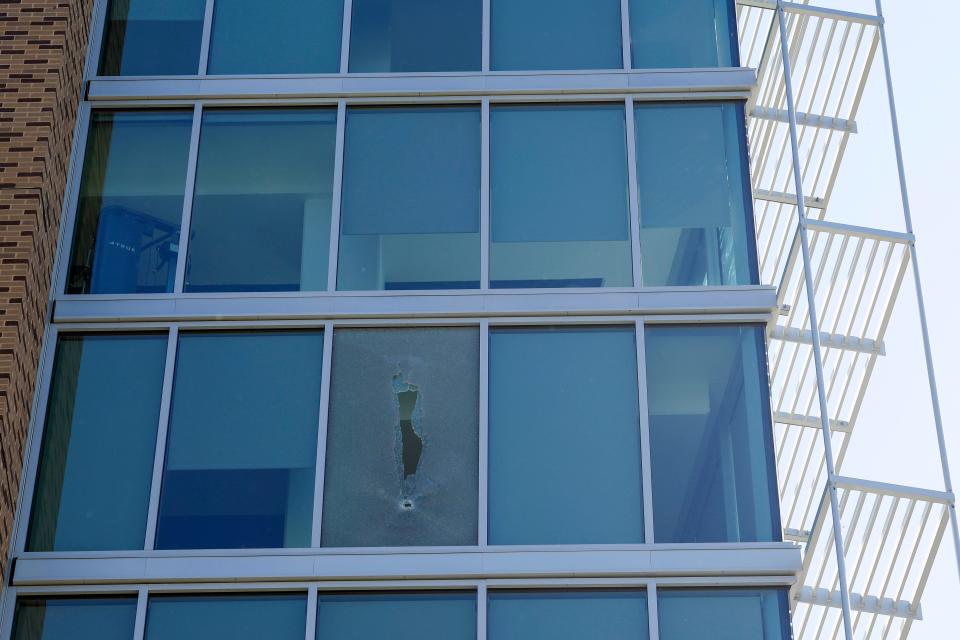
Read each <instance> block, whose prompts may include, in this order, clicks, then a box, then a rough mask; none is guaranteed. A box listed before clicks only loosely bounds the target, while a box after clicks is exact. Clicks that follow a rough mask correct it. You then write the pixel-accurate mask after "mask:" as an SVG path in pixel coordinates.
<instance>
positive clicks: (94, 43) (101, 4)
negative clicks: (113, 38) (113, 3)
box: [83, 0, 110, 80]
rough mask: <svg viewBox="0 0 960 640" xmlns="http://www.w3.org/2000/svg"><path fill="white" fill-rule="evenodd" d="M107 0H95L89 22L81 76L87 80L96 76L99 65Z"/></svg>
mask: <svg viewBox="0 0 960 640" xmlns="http://www.w3.org/2000/svg"><path fill="white" fill-rule="evenodd" d="M109 4H110V3H109V0H96V3H95V4H94V7H93V12H92V15H91V22H90V38H89V41H88V45H87V57H86V61H85V62H84V65H83V69H84V72H83V77H84V78H85V79H87V80H89V79H91V78H96V77H97V71H98V69H99V66H100V54H101V52H102V51H103V34H104V32H106V24H107V17H108V11H109Z"/></svg>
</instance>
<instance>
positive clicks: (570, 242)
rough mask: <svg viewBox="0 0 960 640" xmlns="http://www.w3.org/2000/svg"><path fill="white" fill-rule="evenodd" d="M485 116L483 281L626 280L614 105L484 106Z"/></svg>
mask: <svg viewBox="0 0 960 640" xmlns="http://www.w3.org/2000/svg"><path fill="white" fill-rule="evenodd" d="M490 117H491V122H490V127H491V129H490V154H491V159H490V217H491V222H490V224H491V244H490V281H491V286H492V287H494V288H515V287H545V288H546V287H628V286H630V285H631V284H632V283H633V275H632V271H631V268H632V267H631V257H630V214H629V206H628V202H627V148H626V129H625V127H626V125H625V122H624V111H623V107H622V106H617V105H574V106H570V105H564V106H545V105H543V106H541V105H537V106H510V107H494V108H493V109H492V110H491V115H490Z"/></svg>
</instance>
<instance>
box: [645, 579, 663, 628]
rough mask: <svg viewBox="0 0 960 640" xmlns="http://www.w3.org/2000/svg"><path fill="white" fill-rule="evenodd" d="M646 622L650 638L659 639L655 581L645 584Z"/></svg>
mask: <svg viewBox="0 0 960 640" xmlns="http://www.w3.org/2000/svg"><path fill="white" fill-rule="evenodd" d="M647 622H648V624H649V630H650V640H660V617H659V603H658V602H657V583H656V582H655V581H653V582H649V583H648V584H647Z"/></svg>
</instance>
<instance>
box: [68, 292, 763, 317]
mask: <svg viewBox="0 0 960 640" xmlns="http://www.w3.org/2000/svg"><path fill="white" fill-rule="evenodd" d="M776 304H777V301H776V291H775V290H774V288H773V287H768V286H750V287H687V288H663V289H653V288H651V289H642V290H632V291H604V290H602V289H596V290H589V291H583V290H581V291H577V292H559V291H556V290H549V291H547V290H532V291H524V292H517V291H516V290H502V291H487V292H484V293H480V292H477V291H474V292H464V291H452V292H442V293H441V292H437V293H412V294H397V293H395V292H365V293H344V292H340V293H287V294H239V293H237V294H181V295H177V296H174V295H156V296H66V297H63V298H60V299H59V300H57V303H56V305H55V307H54V314H53V321H54V322H55V323H70V322H149V321H187V320H215V321H220V320H271V319H276V320H294V319H341V318H411V319H416V318H438V317H442V318H490V317H497V316H506V317H509V316H557V315H563V316H568V315H571V316H572V315H590V316H605V315H644V314H655V315H665V314H667V315H669V314H710V313H715V314H751V313H762V314H772V313H773V311H774V309H775V308H776Z"/></svg>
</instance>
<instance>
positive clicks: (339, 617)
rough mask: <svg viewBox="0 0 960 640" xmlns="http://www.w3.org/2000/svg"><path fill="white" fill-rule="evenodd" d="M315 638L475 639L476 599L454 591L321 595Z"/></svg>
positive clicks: (371, 639)
mask: <svg viewBox="0 0 960 640" xmlns="http://www.w3.org/2000/svg"><path fill="white" fill-rule="evenodd" d="M316 637H317V640H373V639H374V638H376V639H381V638H390V640H476V637H477V597H476V595H475V594H473V593H460V592H456V591H452V592H451V591H445V592H429V591H427V592H417V593H342V594H338V593H323V592H322V591H321V592H320V594H319V595H318V596H317V636H316Z"/></svg>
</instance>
